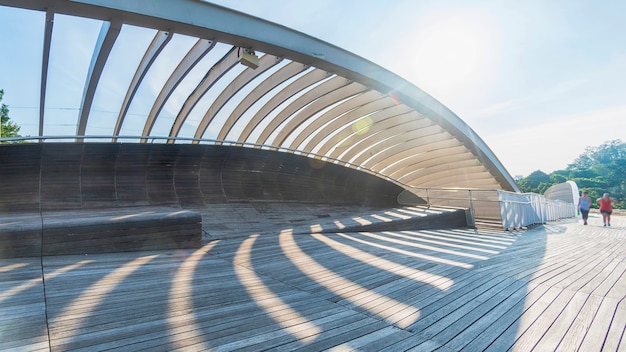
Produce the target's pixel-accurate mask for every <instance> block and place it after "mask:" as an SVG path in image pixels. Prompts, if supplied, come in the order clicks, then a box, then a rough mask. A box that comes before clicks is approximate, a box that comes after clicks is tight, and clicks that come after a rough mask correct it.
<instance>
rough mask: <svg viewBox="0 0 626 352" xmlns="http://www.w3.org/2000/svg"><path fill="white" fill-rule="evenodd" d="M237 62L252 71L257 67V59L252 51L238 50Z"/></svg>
mask: <svg viewBox="0 0 626 352" xmlns="http://www.w3.org/2000/svg"><path fill="white" fill-rule="evenodd" d="M239 62H240V63H241V64H243V65H246V66H248V67H250V68H251V69H253V70H254V69H256V68H257V67H259V57H258V56H256V54H255V53H254V50H252V49H246V48H239Z"/></svg>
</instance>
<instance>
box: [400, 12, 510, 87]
mask: <svg viewBox="0 0 626 352" xmlns="http://www.w3.org/2000/svg"><path fill="white" fill-rule="evenodd" d="M436 17H437V18H436V20H435V19H433V21H432V22H431V23H430V24H429V25H426V26H424V27H420V30H418V31H416V32H414V33H412V34H410V42H411V43H412V44H411V45H410V46H409V50H408V53H407V55H406V58H408V59H409V60H412V61H413V62H414V65H413V68H412V72H411V76H413V77H415V81H416V83H417V84H418V86H421V87H422V88H424V89H425V90H426V91H428V92H432V94H434V95H435V96H437V95H439V93H444V92H445V94H446V95H453V96H454V95H457V94H462V93H463V92H467V89H471V88H472V86H473V85H475V84H476V83H477V82H480V83H481V86H484V85H485V84H486V83H488V81H489V80H490V79H491V78H492V77H493V76H494V75H493V72H494V66H495V62H496V59H497V58H496V55H497V51H498V50H497V47H498V42H499V40H498V38H497V37H496V36H497V33H498V32H497V30H496V29H495V28H494V27H495V25H494V24H492V23H493V20H491V19H490V18H489V17H487V15H485V14H481V13H469V12H468V13H460V14H456V15H452V16H451V15H447V14H441V16H436Z"/></svg>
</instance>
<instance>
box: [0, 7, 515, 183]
mask: <svg viewBox="0 0 626 352" xmlns="http://www.w3.org/2000/svg"><path fill="white" fill-rule="evenodd" d="M0 4H1V5H3V6H9V7H13V8H19V9H23V10H25V11H27V10H34V11H37V12H41V13H43V14H45V16H42V20H44V19H45V23H44V24H43V25H42V26H41V27H42V30H43V34H42V38H43V43H41V45H42V56H41V87H40V94H39V96H40V99H39V107H38V109H39V129H38V134H39V136H40V137H41V136H46V135H50V133H49V132H48V131H47V127H46V126H49V125H51V124H54V123H55V122H54V121H55V118H56V117H55V116H54V114H52V113H50V112H49V109H47V106H48V105H49V104H50V102H49V101H47V97H46V94H47V92H49V89H48V80H49V74H50V72H51V68H50V65H49V62H50V58H51V55H53V53H52V50H51V46H52V43H53V42H57V41H63V40H66V39H65V38H63V37H61V36H59V35H57V34H56V33H55V29H54V28H55V25H54V24H55V18H56V17H58V16H70V17H72V18H86V19H90V20H96V21H99V23H100V25H101V26H100V31H99V35H98V38H97V39H96V40H95V45H94V47H93V51H92V53H91V62H90V64H89V69H88V71H87V72H86V75H85V84H84V87H83V89H82V97H81V102H80V106H79V108H78V112H77V114H76V120H75V124H74V123H73V124H72V125H71V127H65V130H67V133H66V134H67V135H72V136H73V137H76V142H83V141H85V140H88V138H85V137H89V135H90V132H89V131H90V130H92V128H91V127H90V126H92V125H94V124H96V123H98V122H99V120H101V119H99V118H98V117H94V108H93V105H94V100H95V97H96V96H97V95H98V94H101V93H100V92H101V91H104V89H105V88H104V87H101V85H100V84H99V82H100V81H101V80H102V79H103V77H105V76H106V75H107V72H110V70H109V68H110V66H112V65H113V62H114V61H116V56H119V55H120V53H119V50H116V46H118V45H121V44H119V43H120V38H121V37H123V36H124V35H126V34H125V30H126V29H127V28H129V27H133V28H142V29H147V30H149V31H150V33H151V34H150V37H151V40H150V42H149V43H147V44H146V45H136V46H135V47H133V48H132V50H135V51H137V53H135V54H136V55H137V56H138V57H140V59H139V60H135V61H132V62H129V63H128V65H129V66H131V71H132V72H133V74H132V75H130V76H132V77H130V76H129V77H127V79H126V80H125V81H124V83H121V84H120V85H119V86H118V87H117V89H119V90H120V91H122V92H123V94H122V95H123V99H120V103H119V104H116V105H114V106H110V109H111V110H113V111H114V112H115V116H116V117H115V119H113V120H112V121H111V122H110V123H109V124H108V127H107V128H108V129H106V132H105V133H99V134H100V135H107V136H111V142H116V141H118V140H119V139H120V138H125V137H129V136H132V135H133V134H132V133H129V132H128V131H129V130H133V129H134V130H138V131H141V132H140V136H137V135H138V134H134V135H135V136H137V137H138V138H137V142H138V143H147V142H149V141H150V138H151V137H153V138H154V137H161V138H162V137H169V138H170V139H167V143H181V142H187V143H209V142H210V143H217V144H219V143H222V142H226V141H227V142H231V143H233V142H234V143H240V144H241V145H245V144H248V145H249V144H253V145H255V146H256V147H259V148H269V149H276V150H280V151H287V152H296V153H300V154H302V155H306V156H310V157H314V158H321V159H323V160H330V161H332V162H335V163H338V164H343V165H347V166H350V167H353V168H356V169H361V170H367V171H372V172H375V173H377V174H378V175H381V176H382V177H385V178H387V179H389V180H391V181H393V182H396V183H399V184H402V185H405V186H415V187H458V188H481V189H502V190H508V191H516V192H519V189H518V187H517V185H516V184H515V181H514V180H513V178H512V177H511V176H510V175H509V173H508V172H507V171H506V169H505V168H504V166H503V165H502V164H501V163H500V162H499V161H498V159H497V157H496V156H495V155H494V153H493V152H492V151H491V150H490V149H489V147H488V146H487V145H486V144H485V143H484V142H483V140H482V139H481V138H480V137H479V136H478V135H477V134H476V133H475V132H474V131H473V130H472V129H471V128H470V127H469V126H468V125H467V124H466V123H464V122H463V121H462V120H461V119H460V118H459V117H458V116H456V115H455V114H454V113H453V112H452V111H450V110H449V109H448V108H446V107H445V106H444V105H443V104H441V103H440V102H438V101H437V100H435V99H434V98H432V97H431V96H429V95H428V94H427V93H425V92H424V91H422V90H420V89H419V88H418V87H416V86H415V85H413V84H411V83H410V82H408V81H407V80H405V79H403V78H401V77H399V76H397V75H395V74H393V73H391V72H390V71H388V70H386V69H384V68H382V67H380V66H378V65H376V64H374V63H372V62H370V61H368V60H366V59H364V58H361V57H359V56H357V55H354V54H352V53H350V52H348V51H346V50H343V49H341V48H339V47H336V46H333V45H331V44H329V43H326V42H323V41H321V40H318V39H316V38H313V37H311V36H308V35H305V34H303V33H300V32H297V31H294V30H291V29H289V28H286V27H284V26H281V25H278V24H274V23H271V22H268V21H264V20H262V19H259V18H255V17H252V16H248V15H246V14H242V13H239V12H236V11H233V10H230V9H227V8H224V7H220V6H217V5H214V4H210V3H206V2H202V1H195V0H176V1H172V0H150V1H126V0H74V1H68V0H0ZM180 36H182V37H185V38H187V39H189V38H191V40H193V41H194V44H193V45H191V46H190V47H189V48H188V49H186V50H185V52H184V53H180V52H179V53H178V54H180V55H178V56H177V57H172V56H170V57H168V58H165V56H166V55H168V53H169V55H171V50H170V51H169V52H168V46H170V45H171V43H172V42H173V39H175V38H177V37H180ZM218 47H219V48H221V50H222V52H221V53H220V54H219V55H218V56H219V57H218V58H217V59H213V61H209V59H208V57H209V56H211V55H212V54H214V53H216V50H217V48H218ZM126 53H128V49H127V51H126ZM122 55H124V53H122ZM117 59H118V60H119V57H118V58H117ZM158 60H170V61H172V60H175V64H174V65H171V66H170V69H169V70H163V69H162V68H157V65H156V64H155V62H157V61H158ZM207 62H210V63H207ZM156 70H159V73H160V74H161V75H165V76H166V79H164V80H163V81H162V84H161V85H160V87H158V89H156V91H155V94H154V95H153V96H152V97H150V103H149V105H150V107H149V109H146V111H145V114H143V115H142V116H141V118H139V119H138V118H137V117H136V116H134V117H133V118H132V119H131V118H129V116H130V113H129V111H130V109H131V107H132V106H133V104H134V103H136V101H138V99H139V98H138V97H139V92H140V91H141V89H142V87H144V86H145V85H146V77H147V76H148V75H149V74H151V73H154V72H156ZM182 87H186V88H185V89H186V90H185V89H183V88H182ZM181 96H182V98H180V97H181ZM174 97H177V99H174ZM168 104H169V105H168ZM166 106H167V109H168V110H169V111H175V113H170V114H165V113H164V110H165V109H166ZM130 120H132V121H130ZM130 124H133V127H132V128H130V127H129V126H130Z"/></svg>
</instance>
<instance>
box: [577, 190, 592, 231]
mask: <svg viewBox="0 0 626 352" xmlns="http://www.w3.org/2000/svg"><path fill="white" fill-rule="evenodd" d="M590 208H591V198H589V196H588V195H587V191H583V195H582V197H580V198H579V199H578V211H580V215H582V217H583V224H584V225H587V218H589V209H590Z"/></svg>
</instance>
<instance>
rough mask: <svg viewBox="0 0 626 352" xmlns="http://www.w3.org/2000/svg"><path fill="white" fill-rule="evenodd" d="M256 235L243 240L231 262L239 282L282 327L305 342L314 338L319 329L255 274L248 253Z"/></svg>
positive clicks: (319, 331)
mask: <svg viewBox="0 0 626 352" xmlns="http://www.w3.org/2000/svg"><path fill="white" fill-rule="evenodd" d="M257 237H258V235H253V236H251V237H249V238H248V239H246V240H245V241H243V243H242V244H241V246H239V249H238V250H237V254H236V255H235V258H234V260H233V264H234V267H235V273H236V274H237V277H238V278H239V282H241V284H242V285H244V287H245V289H246V291H247V292H248V294H249V295H250V297H252V299H253V300H254V301H255V302H256V303H257V304H258V305H259V306H260V307H261V308H263V309H264V310H265V312H266V313H267V314H268V315H269V316H271V317H272V319H274V320H275V321H276V322H277V323H278V324H280V325H281V326H282V327H283V329H285V330H286V331H287V332H289V333H290V334H291V335H293V336H295V337H296V338H297V339H299V340H303V341H305V342H311V341H313V340H315V338H316V335H319V334H320V333H321V329H320V328H319V327H318V326H317V325H315V324H313V323H312V322H310V321H309V320H308V319H306V318H305V317H303V316H301V315H300V314H299V313H298V312H297V311H295V310H294V309H292V308H291V307H290V306H289V304H287V303H285V302H284V301H283V300H282V299H281V298H280V297H278V296H277V295H275V294H274V293H273V292H272V291H271V290H270V289H269V288H268V287H267V286H266V285H265V284H264V283H263V280H262V279H261V278H259V277H258V276H257V275H256V274H255V272H254V269H253V268H252V261H251V255H250V253H251V252H252V245H253V244H254V241H255V240H256V239H257ZM268 297H270V298H269V299H268Z"/></svg>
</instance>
